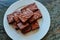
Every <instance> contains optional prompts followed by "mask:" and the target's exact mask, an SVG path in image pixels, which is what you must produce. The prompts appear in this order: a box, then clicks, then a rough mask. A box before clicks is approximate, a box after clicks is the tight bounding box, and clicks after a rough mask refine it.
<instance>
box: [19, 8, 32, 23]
mask: <svg viewBox="0 0 60 40" xmlns="http://www.w3.org/2000/svg"><path fill="white" fill-rule="evenodd" d="M32 15H33V12H32V11H31V10H30V9H26V10H25V11H23V12H22V13H20V15H19V18H20V20H21V21H22V22H23V23H25V22H26V21H27V20H28V19H29V18H30V17H31V16H32Z"/></svg>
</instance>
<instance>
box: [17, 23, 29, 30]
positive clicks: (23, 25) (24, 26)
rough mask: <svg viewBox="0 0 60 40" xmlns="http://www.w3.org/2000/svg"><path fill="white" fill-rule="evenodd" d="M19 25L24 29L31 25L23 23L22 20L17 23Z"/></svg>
mask: <svg viewBox="0 0 60 40" xmlns="http://www.w3.org/2000/svg"><path fill="white" fill-rule="evenodd" d="M17 26H18V27H19V29H20V30H23V29H26V27H28V26H29V23H25V24H23V23H22V22H19V23H18V24H17Z"/></svg>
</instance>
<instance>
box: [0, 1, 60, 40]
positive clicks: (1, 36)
mask: <svg viewBox="0 0 60 40" xmlns="http://www.w3.org/2000/svg"><path fill="white" fill-rule="evenodd" d="M15 1H17V0H0V40H12V39H11V38H9V37H8V35H7V34H6V32H5V30H4V27H3V17H4V13H5V11H6V10H7V8H8V7H9V6H10V5H11V4H12V3H14V2H15ZM37 1H39V2H41V3H42V4H43V5H44V6H45V7H46V8H47V9H48V11H49V13H50V17H51V26H50V29H49V31H48V33H47V34H46V36H45V37H44V38H43V39H41V40H60V0H37Z"/></svg>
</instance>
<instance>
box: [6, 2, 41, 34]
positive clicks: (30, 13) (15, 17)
mask: <svg viewBox="0 0 60 40" xmlns="http://www.w3.org/2000/svg"><path fill="white" fill-rule="evenodd" d="M39 18H42V15H41V13H40V10H39V9H38V7H37V5H36V4H35V3H32V4H29V5H27V6H25V7H24V8H22V9H21V10H20V11H15V12H13V13H12V14H9V15H7V20H8V23H9V24H11V25H13V27H14V28H15V29H16V30H21V32H22V33H23V34H25V33H28V32H30V31H32V30H35V29H38V28H39V24H38V22H37V20H38V19H39Z"/></svg>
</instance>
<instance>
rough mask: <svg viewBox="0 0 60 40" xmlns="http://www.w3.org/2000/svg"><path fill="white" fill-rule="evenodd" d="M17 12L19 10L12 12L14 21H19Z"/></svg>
mask: <svg viewBox="0 0 60 40" xmlns="http://www.w3.org/2000/svg"><path fill="white" fill-rule="evenodd" d="M19 14H20V12H19V11H15V12H14V13H13V15H14V20H15V22H17V23H18V22H20V19H19V17H18V16H19Z"/></svg>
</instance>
